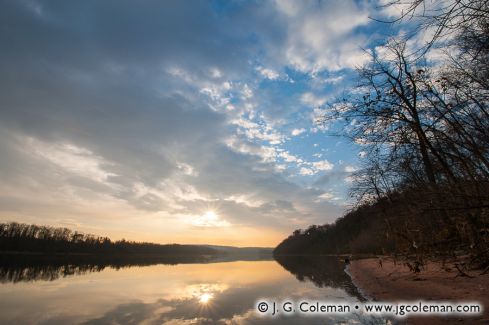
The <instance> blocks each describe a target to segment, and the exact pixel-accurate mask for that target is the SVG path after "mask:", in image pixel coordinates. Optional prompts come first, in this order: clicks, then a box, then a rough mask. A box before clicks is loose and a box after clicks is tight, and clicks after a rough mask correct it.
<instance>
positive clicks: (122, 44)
mask: <svg viewBox="0 0 489 325" xmlns="http://www.w3.org/2000/svg"><path fill="white" fill-rule="evenodd" d="M0 6H1V8H0V41H1V47H0V69H1V73H0V93H1V96H0V220H1V221H19V222H28V223H36V224H46V225H55V226H66V227H70V228H72V229H78V230H82V231H85V232H90V233H95V234H100V235H109V236H110V237H112V238H114V239H119V238H123V237H124V238H127V239H131V240H149V241H155V242H177V243H213V244H229V245H238V246H247V245H264V246H273V245H276V244H277V243H278V242H280V241H281V240H282V239H283V238H284V237H285V236H287V235H288V234H289V233H290V232H292V231H293V230H294V229H297V228H304V227H307V226H308V225H310V224H323V223H327V222H332V221H334V220H335V219H336V218H337V217H339V216H341V215H342V213H343V212H344V211H345V209H346V208H347V207H348V205H349V204H350V203H351V202H350V201H349V200H348V196H347V189H348V186H349V181H350V178H349V176H350V174H351V172H352V171H354V170H355V168H356V167H357V166H358V164H359V159H360V158H359V153H360V152H361V148H358V147H355V146H353V145H351V144H349V143H348V142H347V141H346V140H345V139H341V138H338V137H333V136H331V134H330V133H328V128H331V127H334V126H328V125H317V124H316V123H315V116H317V115H318V114H320V113H321V109H322V108H323V107H324V104H325V103H326V102H327V101H328V100H331V99H332V98H334V97H335V96H338V95H339V94H341V93H342V92H343V91H344V90H345V88H346V87H347V86H348V85H349V84H351V83H352V81H353V78H354V76H355V74H354V71H353V69H354V68H355V67H356V66H359V65H361V64H362V63H363V62H365V60H366V59H367V56H366V55H365V52H364V51H363V50H362V49H369V48H372V47H373V46H375V45H376V44H379V42H381V41H382V40H383V39H385V38H386V37H387V36H388V35H390V34H392V32H393V31H392V30H391V29H392V28H394V27H392V26H390V25H387V24H383V23H378V22H374V21H373V20H371V19H369V16H376V17H378V15H381V16H382V15H385V14H387V13H386V12H385V10H384V12H382V13H381V12H379V11H378V10H379V8H378V3H375V2H371V1H350V0H337V1H336V0H331V1H286V0H280V1H241V0H236V1H211V0H209V1H180V0H178V1H142V2H141V1H98V0H94V1H88V0H87V1H76V2H75V1H35V0H19V1H3V2H2V4H1V5H0Z"/></svg>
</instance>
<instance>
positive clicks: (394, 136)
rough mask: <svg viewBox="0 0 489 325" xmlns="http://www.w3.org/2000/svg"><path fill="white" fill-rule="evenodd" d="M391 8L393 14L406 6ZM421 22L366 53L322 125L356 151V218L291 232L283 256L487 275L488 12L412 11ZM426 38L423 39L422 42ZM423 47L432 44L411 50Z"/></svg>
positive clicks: (473, 6) (480, 6)
mask: <svg viewBox="0 0 489 325" xmlns="http://www.w3.org/2000/svg"><path fill="white" fill-rule="evenodd" d="M400 4H401V2H400V1H392V2H390V3H389V4H388V5H400ZM403 4H404V5H405V7H404V10H403V11H402V14H401V15H400V16H399V17H398V18H397V19H394V20H393V21H390V22H385V23H386V24H395V23H397V22H399V21H408V22H413V21H416V22H418V24H417V27H416V30H415V32H414V33H412V34H409V35H402V36H396V37H393V38H391V39H389V40H388V41H387V42H386V43H385V44H382V45H381V46H378V47H376V48H375V49H374V50H372V51H371V52H368V53H369V55H370V60H369V62H368V63H367V64H365V65H363V66H361V67H359V68H358V69H357V76H358V80H357V83H356V84H355V86H354V87H352V88H351V89H348V90H345V92H344V94H343V95H342V96H340V97H338V98H337V99H336V100H334V101H332V102H330V103H328V104H327V105H326V107H324V109H323V111H324V114H323V116H321V117H320V118H319V119H318V121H317V122H318V123H322V124H326V125H328V124H331V123H334V122H338V123H342V125H343V127H342V128H341V131H339V132H338V133H340V135H341V136H343V137H347V138H348V139H350V140H351V141H352V142H353V143H355V144H357V145H359V146H360V147H361V150H362V151H361V152H362V159H360V161H361V166H360V168H359V169H358V170H357V171H356V172H354V174H353V177H352V179H353V182H352V187H351V196H352V198H353V200H354V202H355V204H354V206H353V208H352V209H351V210H350V211H348V212H347V213H346V214H345V215H344V216H343V217H342V218H340V219H338V220H337V221H336V222H335V223H333V224H326V225H322V226H316V225H313V226H310V227H309V228H307V229H305V230H296V231H295V232H294V233H293V234H292V235H291V236H289V237H288V238H287V239H285V240H284V241H283V242H282V243H281V244H280V245H279V246H278V247H277V248H276V249H275V254H276V255H283V254H289V255H290V254H292V255H293V254H318V253H319V254H337V253H370V254H395V255H401V256H404V257H405V258H408V259H412V260H415V261H416V262H418V263H423V261H424V259H426V258H432V257H443V258H445V257H458V258H463V259H465V260H466V262H467V263H466V265H470V266H472V267H483V268H485V267H487V266H488V265H489V106H488V105H489V66H488V62H489V3H488V2H487V1H482V0H473V1H466V0H450V1H443V2H442V1H434V2H427V1H423V0H412V1H408V3H407V5H406V3H405V2H403ZM426 35H428V37H427V36H426ZM420 38H427V39H428V41H427V42H426V43H425V44H424V45H423V46H422V47H417V48H416V47H414V45H413V44H414V43H416V41H417V40H419V39H420Z"/></svg>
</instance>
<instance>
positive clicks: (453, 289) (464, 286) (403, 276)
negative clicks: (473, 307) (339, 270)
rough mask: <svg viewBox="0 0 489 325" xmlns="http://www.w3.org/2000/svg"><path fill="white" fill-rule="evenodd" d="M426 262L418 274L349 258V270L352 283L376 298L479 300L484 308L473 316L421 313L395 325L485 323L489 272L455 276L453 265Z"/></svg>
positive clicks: (487, 319)
mask: <svg viewBox="0 0 489 325" xmlns="http://www.w3.org/2000/svg"><path fill="white" fill-rule="evenodd" d="M446 266H447V267H444V268H442V265H441V263H435V262H430V263H428V264H427V265H426V268H425V269H423V270H422V271H421V273H419V274H414V273H413V272H411V271H409V268H408V267H407V266H405V265H403V264H401V263H397V264H396V263H394V261H393V260H392V259H383V260H382V267H380V264H379V260H378V259H373V258H369V259H358V260H353V261H352V262H351V264H350V266H349V273H350V275H351V277H352V280H353V282H354V283H355V285H356V286H357V287H358V288H359V289H360V290H361V291H362V293H363V294H365V295H366V296H367V297H369V298H372V299H373V300H376V301H385V302H398V301H419V300H422V301H448V302H453V303H456V302H462V303H464V302H479V303H481V304H482V305H483V307H485V311H484V312H483V314H482V315H479V316H474V317H472V316H471V317H462V316H455V317H441V316H435V317H434V316H430V317H428V316H421V317H419V316H418V317H410V318H404V319H399V322H398V323H399V324H413V325H425V324H434V325H436V324H443V325H451V324H489V294H488V292H489V274H485V275H479V273H480V271H479V272H469V273H471V274H473V275H474V276H475V277H474V278H470V277H465V276H458V271H457V269H456V268H454V267H453V264H449V263H447V264H446Z"/></svg>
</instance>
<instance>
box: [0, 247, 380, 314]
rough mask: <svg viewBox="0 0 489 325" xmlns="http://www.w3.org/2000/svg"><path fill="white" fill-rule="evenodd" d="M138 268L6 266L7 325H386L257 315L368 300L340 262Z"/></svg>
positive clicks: (3, 310)
mask: <svg viewBox="0 0 489 325" xmlns="http://www.w3.org/2000/svg"><path fill="white" fill-rule="evenodd" d="M187 262H188V261H187ZM135 264H137V263H130V264H128V265H125V266H124V263H119V264H112V266H107V265H102V264H91V265H88V264H80V265H73V264H72V265H69V266H67V265H63V264H62V263H61V264H55V263H54V264H39V265H18V264H15V265H9V266H5V265H4V266H2V267H0V281H1V284H0V324H305V323H307V324H365V323H370V324H377V323H381V322H380V321H379V320H374V319H367V318H363V317H362V316H359V315H355V314H349V315H348V316H336V317H332V316H330V317H325V316H316V317H314V316H310V317H305V316H304V315H297V314H296V315H288V316H280V317H279V318H272V317H270V316H268V317H264V316H263V315H260V314H258V312H257V311H256V310H255V308H256V307H255V305H256V302H257V301H259V300H261V299H263V298H266V299H267V300H269V301H277V302H282V301H284V300H285V299H292V300H294V301H300V300H301V299H307V300H322V301H338V302H355V301H361V300H362V297H361V295H360V294H359V293H358V291H357V290H356V288H355V287H354V286H353V285H352V283H351V281H350V279H349V277H348V275H347V274H346V273H345V272H344V271H343V265H342V263H340V262H339V261H338V260H337V259H336V258H325V257H324V258H314V259H312V258H292V259H291V258H288V259H282V260H280V261H279V262H277V261H274V260H265V261H263V260H262V261H228V262H217V263H200V264H177V265H165V264H158V265H146V266H141V264H142V263H139V265H135ZM121 266H122V267H121Z"/></svg>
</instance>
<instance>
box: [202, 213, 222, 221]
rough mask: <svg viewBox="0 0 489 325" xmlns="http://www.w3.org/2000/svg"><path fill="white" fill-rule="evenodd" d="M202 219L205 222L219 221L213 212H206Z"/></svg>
mask: <svg viewBox="0 0 489 325" xmlns="http://www.w3.org/2000/svg"><path fill="white" fill-rule="evenodd" d="M202 219H205V220H206V221H216V220H217V219H219V217H218V216H217V214H216V213H215V212H214V211H207V212H206V213H204V215H203V216H202Z"/></svg>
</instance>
